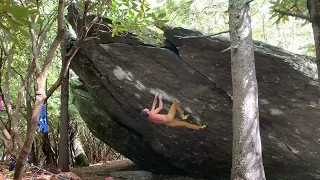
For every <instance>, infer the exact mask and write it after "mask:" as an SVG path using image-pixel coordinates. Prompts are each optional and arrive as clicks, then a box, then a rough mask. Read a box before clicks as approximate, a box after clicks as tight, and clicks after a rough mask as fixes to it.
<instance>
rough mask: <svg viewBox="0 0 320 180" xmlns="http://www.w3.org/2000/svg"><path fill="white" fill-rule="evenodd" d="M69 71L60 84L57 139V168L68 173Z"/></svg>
mask: <svg viewBox="0 0 320 180" xmlns="http://www.w3.org/2000/svg"><path fill="white" fill-rule="evenodd" d="M68 107H69V70H68V72H67V75H66V76H65V78H64V79H63V81H62V84H61V111H60V130H59V134H60V138H59V168H60V170H61V171H62V172H69V171H70V169H69V140H68V126H69V108H68Z"/></svg>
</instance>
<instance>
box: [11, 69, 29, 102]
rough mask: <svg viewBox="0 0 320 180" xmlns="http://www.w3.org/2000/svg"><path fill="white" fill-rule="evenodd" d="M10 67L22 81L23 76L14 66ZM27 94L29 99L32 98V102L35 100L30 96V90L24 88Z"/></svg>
mask: <svg viewBox="0 0 320 180" xmlns="http://www.w3.org/2000/svg"><path fill="white" fill-rule="evenodd" d="M11 69H12V70H13V71H14V72H15V73H16V74H17V75H18V76H19V77H20V79H21V81H23V76H22V74H20V73H19V72H18V71H17V70H16V69H15V68H14V67H11ZM26 91H27V94H28V95H29V97H30V99H32V101H33V102H35V100H34V98H32V95H31V92H29V90H28V89H27V88H26Z"/></svg>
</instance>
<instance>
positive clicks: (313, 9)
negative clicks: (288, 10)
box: [307, 0, 320, 104]
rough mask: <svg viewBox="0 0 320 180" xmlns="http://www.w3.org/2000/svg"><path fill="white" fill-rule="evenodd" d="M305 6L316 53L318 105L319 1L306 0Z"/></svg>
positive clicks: (319, 76)
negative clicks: (309, 18) (308, 15)
mask: <svg viewBox="0 0 320 180" xmlns="http://www.w3.org/2000/svg"><path fill="white" fill-rule="evenodd" d="M307 6H308V10H309V14H310V17H311V18H312V19H313V22H311V23H312V30H313V37H314V44H315V51H316V63H317V67H318V84H319V92H318V103H319V104H320V1H318V0H307Z"/></svg>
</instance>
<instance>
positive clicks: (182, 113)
mask: <svg viewBox="0 0 320 180" xmlns="http://www.w3.org/2000/svg"><path fill="white" fill-rule="evenodd" d="M174 102H175V101H174ZM176 104H177V105H176V106H177V111H178V112H179V114H180V116H181V118H182V119H187V118H188V115H184V111H183V110H182V109H181V107H180V106H179V104H178V103H176Z"/></svg>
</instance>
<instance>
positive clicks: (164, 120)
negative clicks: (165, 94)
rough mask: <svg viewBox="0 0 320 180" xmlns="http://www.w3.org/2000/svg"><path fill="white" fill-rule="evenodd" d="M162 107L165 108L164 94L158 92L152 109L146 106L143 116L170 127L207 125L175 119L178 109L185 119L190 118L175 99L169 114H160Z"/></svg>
mask: <svg viewBox="0 0 320 180" xmlns="http://www.w3.org/2000/svg"><path fill="white" fill-rule="evenodd" d="M158 98H159V107H158V108H156V104H157V99H158ZM162 109H163V102H162V96H161V94H159V93H157V94H156V95H155V96H154V101H153V104H152V107H151V110H149V109H148V108H145V109H143V110H142V112H141V115H142V116H143V117H148V118H149V119H150V120H151V121H152V122H154V123H156V124H164V125H166V126H169V127H176V126H182V127H187V128H190V129H194V130H199V129H203V128H205V127H206V125H203V126H199V125H194V124H190V123H188V122H185V121H180V120H177V119H175V115H176V112H177V111H178V112H179V114H180V116H181V118H182V119H183V120H185V119H187V118H188V116H187V115H184V111H183V110H182V109H181V107H180V106H179V104H178V103H177V102H176V101H173V103H172V105H171V107H170V110H169V113H168V114H159V112H160V111H161V110H162Z"/></svg>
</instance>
